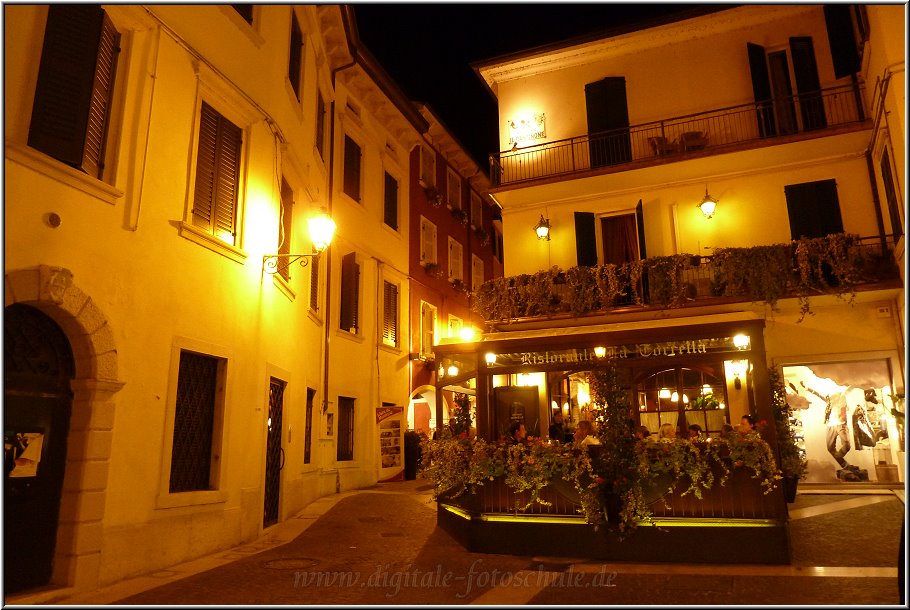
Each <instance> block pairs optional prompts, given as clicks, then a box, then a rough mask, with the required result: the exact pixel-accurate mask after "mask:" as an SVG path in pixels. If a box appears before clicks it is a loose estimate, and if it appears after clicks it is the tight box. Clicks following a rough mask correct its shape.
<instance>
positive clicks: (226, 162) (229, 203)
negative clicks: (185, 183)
mask: <svg viewBox="0 0 910 610" xmlns="http://www.w3.org/2000/svg"><path fill="white" fill-rule="evenodd" d="M242 146H243V131H242V130H241V129H240V128H239V127H237V126H236V125H234V124H233V123H231V122H230V121H229V120H227V119H226V118H224V117H223V116H221V115H220V114H219V113H218V112H217V111H216V110H214V109H213V108H212V107H211V106H209V105H208V104H206V103H205V102H203V103H202V112H201V116H200V119H199V148H198V150H197V154H196V184H195V191H194V197H193V224H194V225H195V226H197V227H200V228H202V229H204V230H205V231H207V232H209V233H211V234H212V235H214V236H215V237H217V238H219V239H221V240H223V241H225V242H227V243H229V244H232V245H236V244H235V239H236V233H237V231H236V221H237V195H238V191H239V187H240V153H241V147H242Z"/></svg>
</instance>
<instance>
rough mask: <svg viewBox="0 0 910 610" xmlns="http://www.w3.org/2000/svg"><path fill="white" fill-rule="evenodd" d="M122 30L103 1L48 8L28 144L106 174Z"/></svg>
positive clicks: (94, 172) (89, 171)
mask: <svg viewBox="0 0 910 610" xmlns="http://www.w3.org/2000/svg"><path fill="white" fill-rule="evenodd" d="M119 53H120V33H119V32H118V31H117V30H116V28H115V27H114V24H113V22H112V21H111V20H110V17H108V15H107V13H105V12H104V10H102V9H101V7H100V6H98V5H90V4H52V5H50V6H49V7H48V14H47V25H46V27H45V32H44V47H43V48H42V51H41V62H40V64H39V67H38V81H37V84H36V87H35V99H34V103H33V106H32V117H31V123H30V125H29V133H28V145H29V146H31V147H32V148H34V149H36V150H40V151H41V152H43V153H44V154H46V155H48V156H50V157H53V158H54V159H57V160H58V161H60V162H62V163H65V164H67V165H69V166H71V167H75V168H76V169H79V170H82V171H83V172H85V173H86V174H89V175H91V176H94V177H96V178H103V177H104V156H105V149H106V146H105V145H106V142H107V131H108V125H109V123H110V112H111V99H112V97H113V91H114V78H115V75H116V72H117V57H118V55H119Z"/></svg>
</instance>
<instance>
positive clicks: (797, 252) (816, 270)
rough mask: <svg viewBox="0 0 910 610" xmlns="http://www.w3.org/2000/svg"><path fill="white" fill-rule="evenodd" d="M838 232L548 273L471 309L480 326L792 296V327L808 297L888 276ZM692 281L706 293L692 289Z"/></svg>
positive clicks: (847, 295) (519, 280)
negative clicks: (708, 300)
mask: <svg viewBox="0 0 910 610" xmlns="http://www.w3.org/2000/svg"><path fill="white" fill-rule="evenodd" d="M882 250H883V249H882V248H881V247H866V246H864V245H862V244H861V243H860V238H859V237H858V236H857V235H852V234H846V233H838V234H835V235H829V236H827V237H819V238H806V239H800V240H796V241H792V242H789V243H782V244H773V245H768V246H754V247H751V248H718V249H715V250H714V254H713V255H712V256H704V257H703V256H695V255H692V254H675V255H671V256H658V257H652V258H648V259H644V260H638V261H633V262H630V263H624V264H622V265H612V264H606V265H595V266H591V267H572V268H570V269H566V270H562V269H560V268H558V267H553V268H551V269H548V270H546V271H540V272H537V273H534V274H521V275H516V276H511V277H505V278H497V279H494V280H490V281H487V282H485V283H484V284H483V285H482V286H481V287H480V289H479V290H477V291H476V292H474V293H473V297H474V298H473V306H474V309H475V310H476V311H477V312H478V313H479V314H480V315H482V316H483V318H484V319H485V320H486V321H488V322H492V321H508V320H514V319H518V318H527V317H541V316H544V317H546V316H553V315H557V314H571V315H574V316H582V315H586V314H591V313H598V312H605V311H609V310H611V309H615V308H618V307H625V306H647V307H651V308H658V309H668V308H674V307H683V306H686V305H688V304H691V303H692V302H693V301H694V300H696V298H701V297H727V298H732V299H735V300H742V301H751V302H753V303H757V302H764V303H767V304H768V305H769V306H770V307H772V308H774V307H775V306H776V304H777V302H778V301H779V300H780V299H782V298H789V297H792V298H797V299H798V300H799V304H800V321H802V319H803V318H804V317H805V316H806V315H807V314H811V310H810V306H809V298H810V297H811V296H816V295H823V294H831V295H836V296H838V297H841V298H844V299H846V300H848V301H849V302H851V303H852V301H853V297H854V295H855V290H856V287H857V286H859V285H861V284H865V283H874V282H878V281H882V280H885V279H891V278H893V277H896V271H895V269H896V268H895V266H894V262H893V259H892V257H891V254H890V252H888V251H885V252H883V251H882ZM699 280H703V282H702V283H705V284H707V285H708V287H709V290H710V293H709V294H705V293H704V292H703V291H699V288H698V284H699V283H700V282H699Z"/></svg>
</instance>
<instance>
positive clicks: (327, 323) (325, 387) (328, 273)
mask: <svg viewBox="0 0 910 610" xmlns="http://www.w3.org/2000/svg"><path fill="white" fill-rule="evenodd" d="M356 64H357V62H356V61H354V60H351V62H350V63H347V64H344V65H343V66H339V67H337V68H335V69H334V70H332V106H331V113H332V115H331V116H332V122H331V124H330V126H329V159H328V161H329V187H328V188H329V190H328V194H327V196H326V203H327V207H328V209H327V210H326V213H327V214H328V215H329V216H330V217H331V216H332V201H333V200H334V199H335V120H336V118H335V115H336V112H335V109H336V106H337V103H338V102H337V98H338V73H339V72H341V71H342V70H347V69H348V68H351V67H353V66H355V65H356ZM317 95H321V94H320V93H318V92H317ZM324 254H325V315H324V316H323V325H324V328H325V337H324V340H323V345H322V414H323V415H325V414H326V412H327V411H328V410H329V347H330V343H331V341H332V319H331V318H332V316H331V312H332V307H331V303H332V246H331V245H330V246H329V247H328V248H326V249H325V252H324Z"/></svg>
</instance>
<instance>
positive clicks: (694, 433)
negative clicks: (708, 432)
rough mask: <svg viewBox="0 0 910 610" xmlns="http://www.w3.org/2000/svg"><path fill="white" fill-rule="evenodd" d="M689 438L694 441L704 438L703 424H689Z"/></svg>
mask: <svg viewBox="0 0 910 610" xmlns="http://www.w3.org/2000/svg"><path fill="white" fill-rule="evenodd" d="M689 440H690V441H692V442H693V443H695V442H698V441H701V440H704V437H703V436H702V433H701V426H699V425H698V424H692V425H691V426H689Z"/></svg>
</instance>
